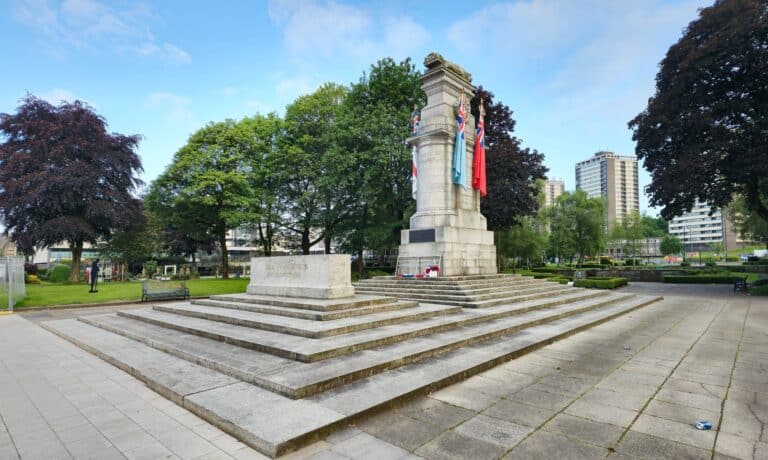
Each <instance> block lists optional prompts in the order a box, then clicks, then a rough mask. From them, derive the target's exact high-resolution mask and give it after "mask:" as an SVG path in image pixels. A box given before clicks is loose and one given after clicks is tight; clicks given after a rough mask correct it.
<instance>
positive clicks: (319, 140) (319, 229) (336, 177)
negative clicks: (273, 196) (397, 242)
mask: <svg viewBox="0 0 768 460" xmlns="http://www.w3.org/2000/svg"><path fill="white" fill-rule="evenodd" d="M347 91H348V90H347V88H346V87H344V86H341V85H337V84H335V83H326V84H324V85H322V86H321V87H320V88H318V89H317V90H316V91H315V92H314V93H312V94H308V95H304V96H300V97H299V98H297V99H296V100H295V101H294V102H293V103H291V104H290V105H289V106H288V107H287V108H286V113H285V136H283V137H282V140H281V145H280V149H279V151H280V158H279V165H280V169H279V175H280V177H279V182H280V196H279V198H280V200H281V206H282V207H283V209H284V210H285V219H284V220H283V223H282V225H283V228H284V229H285V230H286V233H287V237H288V239H289V240H292V241H297V246H298V247H299V248H301V252H302V253H303V254H309V250H310V248H311V247H312V245H314V244H315V243H318V242H320V241H325V245H326V252H329V250H330V242H331V240H332V238H333V236H334V234H335V233H336V231H337V230H338V228H339V226H340V225H341V223H342V222H343V221H344V219H345V218H346V217H347V216H348V215H349V213H350V212H351V211H350V209H351V207H352V205H353V204H354V203H355V202H356V200H357V198H356V196H355V195H354V194H353V193H350V189H351V188H353V187H351V186H350V183H352V182H354V181H356V180H357V179H356V177H355V175H354V172H355V168H356V160H355V157H354V155H348V154H347V152H345V151H343V149H341V148H340V146H339V142H338V136H339V131H340V130H341V129H342V126H341V124H340V123H339V117H340V113H341V110H342V109H341V108H342V104H343V102H344V99H345V97H346V95H347Z"/></svg>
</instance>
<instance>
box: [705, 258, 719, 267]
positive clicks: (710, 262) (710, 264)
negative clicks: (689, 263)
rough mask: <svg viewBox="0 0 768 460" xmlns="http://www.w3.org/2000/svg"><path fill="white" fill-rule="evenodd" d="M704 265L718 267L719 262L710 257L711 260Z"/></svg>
mask: <svg viewBox="0 0 768 460" xmlns="http://www.w3.org/2000/svg"><path fill="white" fill-rule="evenodd" d="M704 266H705V267H709V268H717V262H715V261H714V260H712V259H710V260H708V261H706V262H704Z"/></svg>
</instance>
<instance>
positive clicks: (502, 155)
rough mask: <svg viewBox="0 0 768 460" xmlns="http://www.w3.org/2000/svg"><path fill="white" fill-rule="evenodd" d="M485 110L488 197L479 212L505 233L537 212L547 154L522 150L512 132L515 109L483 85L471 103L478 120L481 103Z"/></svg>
mask: <svg viewBox="0 0 768 460" xmlns="http://www.w3.org/2000/svg"><path fill="white" fill-rule="evenodd" d="M481 99H482V100H483V101H484V107H485V147H486V160H485V164H486V180H487V183H488V195H486V196H485V197H484V198H482V199H481V200H480V209H481V212H482V213H483V215H484V216H485V217H486V219H488V229H489V230H504V229H508V228H510V227H511V226H512V225H514V224H515V223H517V222H519V221H520V218H521V217H523V216H530V215H533V214H535V213H536V211H537V210H538V202H537V198H536V196H537V193H538V189H537V188H536V180H537V179H546V174H547V171H548V169H547V167H546V166H544V164H543V161H544V154H542V153H539V152H538V151H536V150H532V149H530V148H527V147H526V148H523V147H522V142H521V141H520V139H518V138H517V137H516V136H514V135H513V134H512V133H513V132H514V130H515V120H514V119H513V118H512V110H511V109H510V108H509V107H507V106H506V105H504V104H503V103H502V102H500V101H494V95H493V93H491V92H490V91H488V90H486V89H484V88H483V87H482V86H480V87H478V88H477V91H476V92H475V96H474V97H473V98H472V101H471V110H472V114H473V115H474V116H475V120H477V119H478V116H479V113H480V100H481Z"/></svg>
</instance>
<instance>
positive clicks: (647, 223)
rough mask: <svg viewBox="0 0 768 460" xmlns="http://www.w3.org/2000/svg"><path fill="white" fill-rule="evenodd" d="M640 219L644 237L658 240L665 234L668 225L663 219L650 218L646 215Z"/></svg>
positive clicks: (659, 217)
mask: <svg viewBox="0 0 768 460" xmlns="http://www.w3.org/2000/svg"><path fill="white" fill-rule="evenodd" d="M641 219H642V225H643V236H644V237H646V238H659V237H662V236H664V235H666V234H667V229H668V227H669V223H668V222H667V221H666V220H665V219H664V218H663V217H661V216H658V217H651V216H649V215H647V214H643V215H642V216H641Z"/></svg>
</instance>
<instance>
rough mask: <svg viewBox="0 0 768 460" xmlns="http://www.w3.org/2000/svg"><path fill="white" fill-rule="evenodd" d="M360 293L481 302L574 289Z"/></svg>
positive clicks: (381, 290)
mask: <svg viewBox="0 0 768 460" xmlns="http://www.w3.org/2000/svg"><path fill="white" fill-rule="evenodd" d="M355 289H356V290H357V291H358V292H360V293H366V294H377V295H390V296H397V297H398V298H400V299H405V300H423V301H455V302H458V303H462V302H479V301H483V300H493V299H501V298H509V297H511V296H510V293H514V294H515V295H524V294H534V293H537V292H554V291H558V290H567V289H573V288H571V287H569V286H567V285H563V284H556V283H550V282H547V283H546V284H535V285H525V286H522V287H517V286H516V287H515V289H514V290H511V289H508V288H501V289H498V290H496V291H494V292H487V293H480V294H475V293H473V292H471V291H455V293H453V292H454V291H451V292H452V293H450V294H444V293H440V292H434V291H426V292H425V291H421V290H409V289H398V288H368V287H362V286H358V287H356V288H355ZM454 305H455V304H454Z"/></svg>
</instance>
